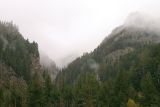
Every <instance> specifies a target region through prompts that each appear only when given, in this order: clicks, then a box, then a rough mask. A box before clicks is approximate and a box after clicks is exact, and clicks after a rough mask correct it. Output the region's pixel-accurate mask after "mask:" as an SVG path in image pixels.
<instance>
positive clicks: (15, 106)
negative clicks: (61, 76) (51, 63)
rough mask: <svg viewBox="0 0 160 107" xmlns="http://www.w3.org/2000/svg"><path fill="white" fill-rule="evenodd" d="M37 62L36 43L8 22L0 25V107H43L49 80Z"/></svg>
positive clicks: (46, 103)
mask: <svg viewBox="0 0 160 107" xmlns="http://www.w3.org/2000/svg"><path fill="white" fill-rule="evenodd" d="M39 60H40V58H39V52H38V44H37V43H36V42H33V43H30V42H29V41H28V40H25V39H24V38H23V37H22V35H21V34H20V33H19V31H18V28H17V27H16V26H15V25H14V24H13V23H12V22H0V107H42V106H43V107H47V105H48V102H49V101H48V100H47V98H48V97H47V94H46V90H47V89H48V87H49V86H50V85H51V79H50V77H49V76H48V73H47V72H44V71H43V69H42V67H41V65H40V61H39ZM46 84H49V86H48V85H46ZM47 92H48V91H47ZM46 100H47V101H46Z"/></svg>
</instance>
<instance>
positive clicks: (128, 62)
mask: <svg viewBox="0 0 160 107" xmlns="http://www.w3.org/2000/svg"><path fill="white" fill-rule="evenodd" d="M146 29H147V30H146ZM44 60H48V59H47V58H46V57H44ZM51 62H52V61H51ZM41 63H42V62H41ZM45 64H46V63H45ZM46 67H47V66H46V65H45V66H41V64H40V57H39V51H38V44H37V43H36V42H33V43H30V42H29V41H28V40H25V39H24V38H23V36H22V35H21V34H20V33H19V31H18V28H17V27H16V26H15V25H14V24H13V23H8V22H0V107H159V106H160V32H159V31H158V30H154V29H151V28H150V27H149V26H148V25H147V24H146V25H145V26H141V27H138V26H134V25H126V24H124V25H121V26H119V27H117V28H116V29H114V30H113V31H112V33H111V34H110V35H109V36H107V37H106V38H105V39H104V40H103V41H102V43H101V44H100V45H99V46H98V47H97V48H96V49H95V50H94V51H93V52H91V53H84V55H83V56H81V57H79V58H77V59H76V60H74V61H73V62H71V63H70V64H69V65H68V66H67V67H66V68H63V69H62V70H61V71H57V70H58V69H57V68H56V71H57V72H58V74H56V75H57V77H56V78H55V77H54V78H55V79H54V80H53V78H52V77H53V75H52V74H54V73H52V71H54V70H52V67H54V68H55V64H54V63H53V64H51V65H49V68H46Z"/></svg>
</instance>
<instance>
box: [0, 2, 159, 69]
mask: <svg viewBox="0 0 160 107" xmlns="http://www.w3.org/2000/svg"><path fill="white" fill-rule="evenodd" d="M159 10H160V0H0V20H3V21H4V20H6V21H13V22H14V23H15V24H17V25H18V26H19V30H20V32H21V33H22V34H23V36H24V37H25V38H29V40H30V41H33V40H34V41H36V42H38V44H39V48H40V50H42V51H44V52H45V53H46V54H47V55H48V56H49V57H50V58H52V59H53V60H54V61H55V62H56V63H57V64H58V65H59V66H62V65H64V64H66V63H67V62H68V61H69V60H70V59H72V58H74V57H76V56H79V55H82V53H83V52H90V51H92V50H93V49H94V48H96V47H97V46H98V45H99V44H100V42H101V41H102V40H103V38H105V37H106V36H107V35H108V34H109V33H110V32H111V30H112V29H114V28H115V27H116V26H118V25H120V24H122V23H123V22H124V20H125V19H126V17H127V16H128V14H129V13H131V12H135V11H141V12H147V13H151V14H159V13H160V11H159Z"/></svg>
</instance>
